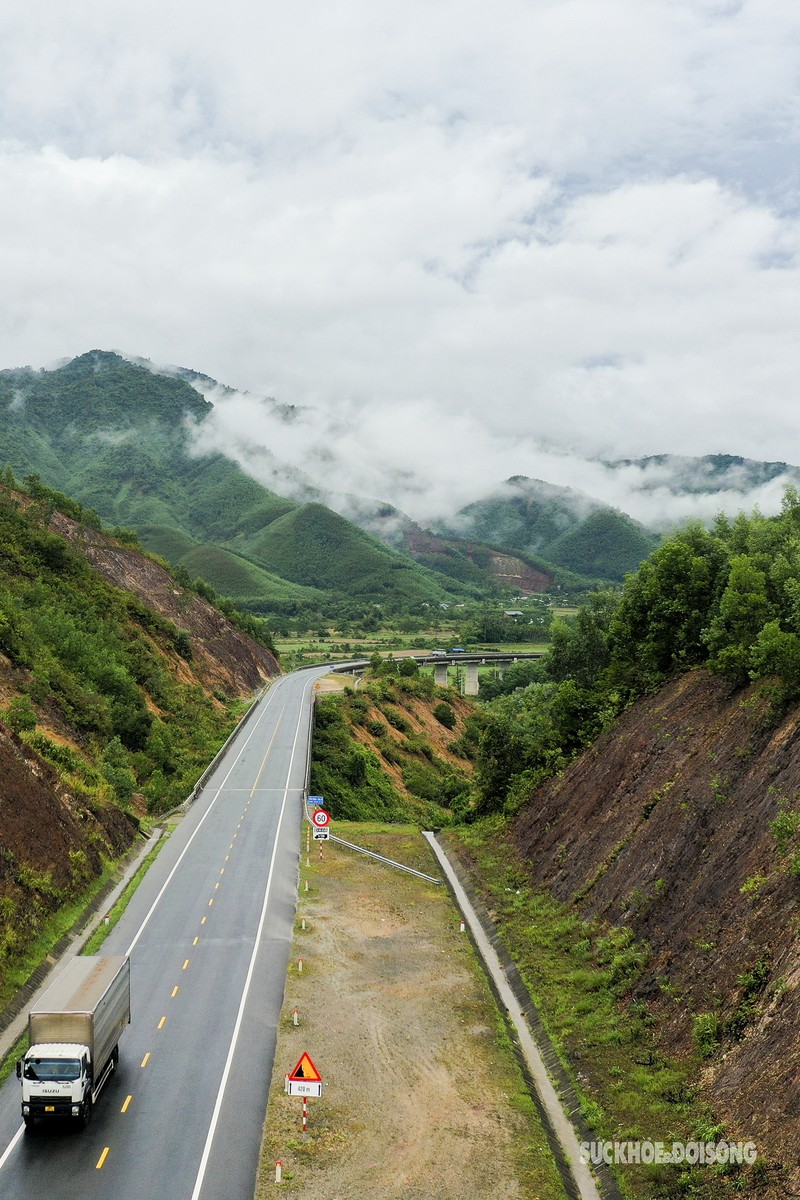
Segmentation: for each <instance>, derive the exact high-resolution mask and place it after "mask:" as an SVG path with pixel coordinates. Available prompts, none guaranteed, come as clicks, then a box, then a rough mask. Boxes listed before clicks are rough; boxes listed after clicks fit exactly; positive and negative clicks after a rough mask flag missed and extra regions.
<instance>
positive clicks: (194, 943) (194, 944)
mask: <svg viewBox="0 0 800 1200" xmlns="http://www.w3.org/2000/svg"><path fill="white" fill-rule="evenodd" d="M199 941H200V938H199V937H196V938H195V939H194V941H193V942H192V945H193V946H196V945H197V943H198V942H199ZM186 961H187V962H188V961H189V960H188V958H187V960H186Z"/></svg>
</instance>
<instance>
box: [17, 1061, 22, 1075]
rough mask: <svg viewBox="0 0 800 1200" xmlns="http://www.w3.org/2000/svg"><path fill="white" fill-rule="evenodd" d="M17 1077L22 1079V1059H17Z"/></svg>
mask: <svg viewBox="0 0 800 1200" xmlns="http://www.w3.org/2000/svg"><path fill="white" fill-rule="evenodd" d="M17 1079H22V1059H21V1058H18V1059H17Z"/></svg>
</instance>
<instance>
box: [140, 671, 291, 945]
mask: <svg viewBox="0 0 800 1200" xmlns="http://www.w3.org/2000/svg"><path fill="white" fill-rule="evenodd" d="M277 690H278V689H277V688H270V690H269V695H268V697H267V702H266V704H265V705H264V712H266V710H267V708H268V707H269V705H270V704H271V703H272V697H273V696H275V695H276V694H277ZM263 716H264V713H261V714H260V715H259V718H258V720H257V721H256V722H255V724H254V725H253V728H252V729H251V730H250V732H249V733H248V735H247V737H246V738H245V740H244V742H243V743H242V747H241V749H240V750H239V751H238V752H237V754H236V757H235V758H234V760H233V762H232V764H231V766H230V768H229V769H228V771H227V773H226V775H225V778H224V779H223V780H222V783H221V784H220V785H219V787H218V788H217V792H216V795H215V796H214V799H213V800H212V801H211V803H210V804H209V806H208V808H207V809H206V811H205V812H204V813H203V815H202V817H201V818H200V820H199V821H198V822H197V827H196V829H195V831H194V833H193V834H192V836H191V837H190V838H189V840H188V842H187V843H186V845H185V846H184V847H183V850H182V851H181V853H180V857H179V858H178V860H177V862H176V863H175V866H174V867H173V868H172V870H171V871H170V873H169V875H168V876H167V878H166V879H165V880H164V883H163V885H162V887H161V891H160V892H159V893H158V895H157V896H156V898H155V900H154V901H153V903H152V904H151V905H150V909H149V911H148V913H147V916H146V917H145V919H144V920H143V921H142V923H141V925H140V926H139V928H138V930H137V931H136V936H135V937H134V939H133V941H132V942H131V944H130V946H128V949H127V950H126V951H125V955H126V957H130V955H131V953H132V951H133V950H134V948H135V947H136V944H137V942H138V941H139V938H140V937H141V936H142V934H143V933H144V931H145V928H146V927H147V925H148V924H149V922H150V918H151V917H152V915H153V913H154V912H155V911H156V909H157V908H158V905H159V904H160V902H161V898H162V896H163V895H164V892H165V891H166V890H167V888H168V887H169V885H170V884H171V883H172V879H173V876H174V875H175V872H176V871H177V869H178V867H179V866H180V865H181V863H182V862H183V859H184V857H185V855H186V853H187V851H188V849H189V847H190V846H191V844H192V842H193V841H194V839H195V838H196V837H197V835H198V833H199V832H200V830H201V829H202V827H203V823H204V821H205V819H206V817H207V816H208V814H209V813H210V812H211V810H212V808H213V807H214V805H215V804H216V803H217V800H219V797H220V793H221V792H222V790H223V788H224V787H225V784H226V783H227V781H228V777H229V776H230V774H231V772H232V771H233V770H234V768H235V767H236V766H237V765H238V762H239V759H240V757H241V755H242V754H243V753H244V751H245V750H246V749H247V747H248V745H249V744H250V739H251V738H252V737H253V736H254V735H255V733H256V730H257V729H258V727H259V725H260V724H261V720H262V718H263Z"/></svg>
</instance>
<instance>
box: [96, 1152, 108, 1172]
mask: <svg viewBox="0 0 800 1200" xmlns="http://www.w3.org/2000/svg"><path fill="white" fill-rule="evenodd" d="M110 1149H111V1147H110V1146H106V1148H105V1150H104V1151H103V1153H102V1154H101V1155H100V1157H99V1158H98V1160H97V1170H98V1171H99V1170H100V1168H101V1167H102V1165H103V1163H104V1162H105V1161H106V1159H107V1158H108V1152H109V1150H110Z"/></svg>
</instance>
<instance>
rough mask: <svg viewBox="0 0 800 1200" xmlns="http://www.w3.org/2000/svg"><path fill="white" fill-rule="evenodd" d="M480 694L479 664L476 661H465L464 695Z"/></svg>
mask: <svg viewBox="0 0 800 1200" xmlns="http://www.w3.org/2000/svg"><path fill="white" fill-rule="evenodd" d="M477 694H478V664H477V663H476V662H466V663H464V695H465V696H477Z"/></svg>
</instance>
